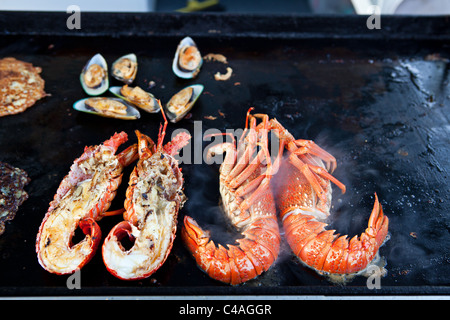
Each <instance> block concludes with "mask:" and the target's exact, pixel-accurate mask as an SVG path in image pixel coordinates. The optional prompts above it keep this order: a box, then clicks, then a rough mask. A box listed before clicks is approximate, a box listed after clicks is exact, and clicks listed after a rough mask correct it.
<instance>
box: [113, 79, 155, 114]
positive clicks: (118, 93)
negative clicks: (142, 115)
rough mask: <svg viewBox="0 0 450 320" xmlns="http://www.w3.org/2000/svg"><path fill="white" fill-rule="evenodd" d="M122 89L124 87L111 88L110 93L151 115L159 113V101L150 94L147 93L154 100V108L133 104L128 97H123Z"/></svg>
mask: <svg viewBox="0 0 450 320" xmlns="http://www.w3.org/2000/svg"><path fill="white" fill-rule="evenodd" d="M121 89H122V87H119V86H116V87H111V88H109V91H110V92H111V93H112V94H113V95H115V96H116V97H119V98H121V99H123V100H125V101H127V102H129V103H131V104H132V105H134V106H136V107H138V108H140V109H142V110H144V111H146V112H149V113H156V112H159V109H160V108H159V104H158V100H156V98H155V97H154V96H153V94H151V93H150V92H146V93H148V95H149V96H150V98H151V99H152V100H153V106H152V107H148V106H143V105H141V104H139V103H136V102H133V101H132V100H130V99H128V98H127V97H125V96H123V95H122V93H121V91H120V90H121Z"/></svg>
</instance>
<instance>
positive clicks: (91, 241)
mask: <svg viewBox="0 0 450 320" xmlns="http://www.w3.org/2000/svg"><path fill="white" fill-rule="evenodd" d="M127 140H128V136H127V134H126V133H125V132H120V133H115V134H114V135H113V136H112V137H111V138H110V139H108V140H106V141H105V142H103V144H100V145H97V146H91V147H86V148H85V149H84V153H83V154H82V155H81V156H80V157H79V158H78V159H76V160H75V161H74V163H73V164H72V166H71V168H70V172H69V173H68V174H67V175H66V176H65V178H64V179H63V180H62V181H61V183H60V185H59V187H58V190H57V192H56V194H55V196H54V199H53V200H52V201H51V202H50V205H49V209H48V211H47V213H46V215H45V217H44V219H43V221H42V223H41V225H40V227H39V232H38V234H37V237H36V253H37V257H38V261H39V264H40V265H41V266H42V267H43V268H44V269H45V270H47V271H48V272H51V273H55V274H70V273H73V272H75V271H77V270H79V269H81V268H82V267H83V266H84V265H86V263H88V262H89V261H90V259H91V258H92V257H93V256H94V254H95V252H96V250H97V247H98V245H99V242H100V239H101V230H100V227H99V226H98V224H97V223H96V221H98V220H100V219H101V218H103V217H105V216H108V215H114V214H117V211H111V212H107V210H108V209H109V207H110V205H111V201H112V200H113V199H114V197H115V195H116V192H117V188H118V187H119V185H120V183H121V181H122V171H123V169H124V167H126V166H128V165H129V164H131V163H132V162H134V161H135V160H137V156H138V152H137V145H136V144H135V145H132V146H130V147H128V148H127V149H125V150H124V151H122V152H121V153H119V154H117V155H116V154H115V153H116V151H117V149H118V147H119V146H120V145H122V144H123V143H125V142H126V141H127ZM77 228H80V229H81V230H82V231H83V233H84V234H85V237H84V239H83V240H81V241H80V242H78V243H76V244H74V243H73V242H72V238H73V236H74V234H75V231H76V229H77Z"/></svg>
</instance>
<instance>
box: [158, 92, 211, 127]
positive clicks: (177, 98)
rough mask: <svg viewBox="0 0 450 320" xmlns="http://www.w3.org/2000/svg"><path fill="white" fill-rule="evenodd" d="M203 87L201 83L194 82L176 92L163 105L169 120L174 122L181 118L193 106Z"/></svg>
mask: <svg viewBox="0 0 450 320" xmlns="http://www.w3.org/2000/svg"><path fill="white" fill-rule="evenodd" d="M203 88H204V87H203V85H201V84H194V85H192V86H189V87H186V88H184V89H183V90H181V91H179V92H178V93H176V94H175V95H174V96H173V97H172V98H171V99H170V100H169V102H168V103H167V104H166V106H165V111H166V114H167V117H168V118H169V120H170V121H171V122H173V123H175V122H178V121H180V120H181V119H183V117H184V116H185V115H186V114H187V113H188V112H189V111H190V110H191V109H192V107H193V106H194V103H195V102H196V101H197V99H198V97H199V96H200V95H201V93H202V92H203Z"/></svg>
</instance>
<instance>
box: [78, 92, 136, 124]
mask: <svg viewBox="0 0 450 320" xmlns="http://www.w3.org/2000/svg"><path fill="white" fill-rule="evenodd" d="M73 108H74V109H75V110H77V111H81V112H86V113H91V114H95V115H98V116H101V117H107V118H116V119H122V120H135V119H139V118H140V117H141V114H140V113H139V111H138V110H137V109H136V108H134V107H133V106H131V105H129V104H128V103H127V102H125V101H124V100H122V99H118V98H105V97H98V98H87V99H81V100H78V101H77V102H75V103H74V104H73Z"/></svg>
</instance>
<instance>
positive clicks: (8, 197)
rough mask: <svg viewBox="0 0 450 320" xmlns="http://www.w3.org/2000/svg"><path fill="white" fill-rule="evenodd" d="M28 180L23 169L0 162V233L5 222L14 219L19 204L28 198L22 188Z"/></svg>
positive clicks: (3, 229)
mask: <svg viewBox="0 0 450 320" xmlns="http://www.w3.org/2000/svg"><path fill="white" fill-rule="evenodd" d="M29 182H30V179H29V178H28V175H27V173H26V172H25V171H24V170H22V169H19V168H14V167H13V166H11V165H9V164H7V163H4V162H0V235H1V234H3V232H5V222H6V221H8V220H12V219H14V217H15V216H16V212H17V210H18V209H19V206H20V205H21V204H22V203H23V202H24V201H25V200H27V199H28V194H27V193H26V192H25V191H24V190H23V188H24V187H25V185H26V184H28V183H29Z"/></svg>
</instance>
